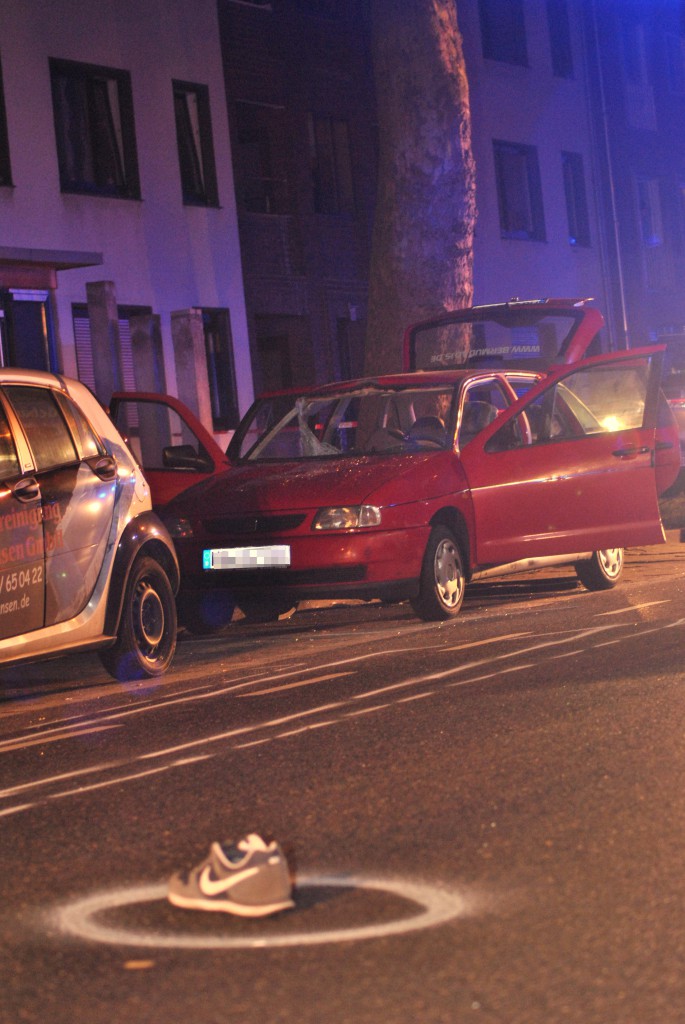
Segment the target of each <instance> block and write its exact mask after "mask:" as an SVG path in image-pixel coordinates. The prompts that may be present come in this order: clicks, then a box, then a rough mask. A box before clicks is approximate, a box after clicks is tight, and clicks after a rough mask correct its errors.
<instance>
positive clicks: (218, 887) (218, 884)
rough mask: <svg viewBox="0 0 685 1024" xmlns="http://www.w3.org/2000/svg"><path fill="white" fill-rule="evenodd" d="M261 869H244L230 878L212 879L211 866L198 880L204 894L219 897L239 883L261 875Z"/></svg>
mask: <svg viewBox="0 0 685 1024" xmlns="http://www.w3.org/2000/svg"><path fill="white" fill-rule="evenodd" d="M259 870H260V869H259V868H243V870H242V871H236V872H235V874H232V875H229V876H228V878H217V879H214V878H212V871H211V868H210V867H209V865H207V867H206V868H204V869H203V871H202V874H201V875H200V878H199V880H198V885H199V887H200V892H203V893H204V894H205V896H218V895H219V894H220V893H222V892H227V891H228V890H229V889H231V888H233V886H234V885H236V884H237V883H238V882H242V881H243V879H245V878H252V876H253V875H256V874H258V873H259Z"/></svg>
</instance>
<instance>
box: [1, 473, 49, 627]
mask: <svg viewBox="0 0 685 1024" xmlns="http://www.w3.org/2000/svg"><path fill="white" fill-rule="evenodd" d="M15 482H16V481H5V482H4V483H3V484H2V486H1V487H0V639H4V638H5V637H13V636H18V635H20V634H22V633H29V632H31V631H33V630H36V629H40V628H41V626H42V625H43V615H44V605H45V573H44V559H43V525H42V514H41V499H40V493H39V491H38V489H37V488H36V496H35V498H33V499H31V500H29V501H21V500H20V499H19V498H18V497H17V496H16V495H15V494H14V492H13V488H12V485H13V484H14V483H15Z"/></svg>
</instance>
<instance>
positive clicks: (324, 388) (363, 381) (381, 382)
mask: <svg viewBox="0 0 685 1024" xmlns="http://www.w3.org/2000/svg"><path fill="white" fill-rule="evenodd" d="M502 374H516V375H517V376H520V375H521V374H523V375H528V376H531V377H539V376H540V371H539V370H535V369H533V368H532V367H522V366H511V367H508V366H497V367H487V366H480V367H476V366H471V367H467V368H465V369H460V370H414V371H412V372H411V373H393V374H383V375H380V376H377V377H358V378H356V379H354V380H343V381H337V382H335V383H330V384H312V385H310V386H309V387H301V388H284V389H283V390H280V391H265V392H263V393H262V394H261V395H259V399H263V398H275V397H278V396H281V395H283V396H284V397H285V396H288V395H321V396H322V397H323V396H326V395H337V394H340V392H341V391H363V390H365V389H368V390H369V391H373V390H374V389H379V390H380V389H383V388H389V389H392V388H430V387H439V386H440V385H445V386H447V387H454V386H455V385H457V384H461V383H462V382H463V381H465V380H478V379H480V378H482V379H490V378H492V377H493V376H501V375H502Z"/></svg>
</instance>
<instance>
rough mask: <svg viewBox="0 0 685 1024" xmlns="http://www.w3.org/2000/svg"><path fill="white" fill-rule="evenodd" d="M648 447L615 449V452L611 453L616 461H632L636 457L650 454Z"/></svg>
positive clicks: (633, 446)
mask: <svg viewBox="0 0 685 1024" xmlns="http://www.w3.org/2000/svg"><path fill="white" fill-rule="evenodd" d="M651 450H652V449H651V448H650V447H649V445H645V446H643V447H642V448H638V446H637V445H635V444H632V445H628V447H627V448H617V449H616V451H614V452H612V453H611V454H612V455H615V456H616V458H617V459H634V458H635V456H636V455H649V453H650V452H651Z"/></svg>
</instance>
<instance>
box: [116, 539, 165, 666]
mask: <svg viewBox="0 0 685 1024" xmlns="http://www.w3.org/2000/svg"><path fill="white" fill-rule="evenodd" d="M175 650H176V602H175V600H174V592H173V590H172V588H171V584H170V582H169V577H168V576H167V574H166V573H165V572H164V569H163V568H162V566H161V565H160V564H159V562H156V561H155V560H154V558H149V557H148V556H146V555H139V556H138V558H136V560H135V562H134V563H133V566H132V567H131V572H130V573H129V577H128V580H127V583H126V593H125V595H124V603H123V607H122V610H121V621H120V623H119V636H118V639H117V641H116V643H115V644H114V646H113V647H108V648H107V649H106V650H104V651H101V652H100V659H101V661H102V664H103V665H104V666H105V668H106V669H107V671H108V672H110V673H111V674H112V675H113V676H114V678H115V679H119V680H121V681H122V682H126V681H128V680H131V679H144V678H146V677H150V676H161V675H162V674H163V673H164V672H166V670H167V668H168V667H169V665H170V664H171V660H172V658H173V656H174V651H175Z"/></svg>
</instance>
